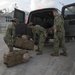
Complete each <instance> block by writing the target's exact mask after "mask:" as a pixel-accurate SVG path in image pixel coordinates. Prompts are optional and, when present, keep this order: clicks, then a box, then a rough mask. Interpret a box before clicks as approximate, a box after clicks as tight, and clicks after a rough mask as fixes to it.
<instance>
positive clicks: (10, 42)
mask: <svg viewBox="0 0 75 75" xmlns="http://www.w3.org/2000/svg"><path fill="white" fill-rule="evenodd" d="M4 41H5V43H6V44H7V46H8V48H9V51H10V52H12V51H13V40H12V39H7V38H6V37H4Z"/></svg>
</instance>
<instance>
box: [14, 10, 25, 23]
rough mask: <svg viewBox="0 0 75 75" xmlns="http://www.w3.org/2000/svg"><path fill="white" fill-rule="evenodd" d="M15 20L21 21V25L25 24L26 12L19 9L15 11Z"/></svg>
mask: <svg viewBox="0 0 75 75" xmlns="http://www.w3.org/2000/svg"><path fill="white" fill-rule="evenodd" d="M14 18H17V19H19V22H20V23H25V12H24V11H21V10H19V9H15V10H14Z"/></svg>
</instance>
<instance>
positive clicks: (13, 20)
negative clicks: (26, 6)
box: [11, 18, 19, 22]
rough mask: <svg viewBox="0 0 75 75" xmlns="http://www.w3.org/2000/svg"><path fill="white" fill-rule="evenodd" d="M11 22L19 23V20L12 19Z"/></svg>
mask: <svg viewBox="0 0 75 75" xmlns="http://www.w3.org/2000/svg"><path fill="white" fill-rule="evenodd" d="M11 22H19V20H18V19H17V18H13V19H12V20H11Z"/></svg>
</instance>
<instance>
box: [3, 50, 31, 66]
mask: <svg viewBox="0 0 75 75" xmlns="http://www.w3.org/2000/svg"><path fill="white" fill-rule="evenodd" d="M3 58H4V64H6V65H7V67H12V66H15V65H18V64H21V63H24V62H28V61H29V60H30V55H29V54H28V51H26V50H14V51H13V52H9V53H7V54H6V53H5V54H4V56H3Z"/></svg>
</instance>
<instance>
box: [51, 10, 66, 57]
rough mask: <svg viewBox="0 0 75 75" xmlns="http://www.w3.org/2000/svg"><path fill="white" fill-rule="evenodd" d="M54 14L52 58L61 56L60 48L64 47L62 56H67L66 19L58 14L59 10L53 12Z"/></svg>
mask: <svg viewBox="0 0 75 75" xmlns="http://www.w3.org/2000/svg"><path fill="white" fill-rule="evenodd" d="M53 14H54V17H55V19H54V53H51V55H52V56H59V51H58V50H59V46H61V47H62V51H63V52H62V53H60V55H63V56H67V52H66V50H67V49H66V46H65V30H64V19H63V17H62V16H61V15H59V14H58V11H57V10H54V11H53Z"/></svg>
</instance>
